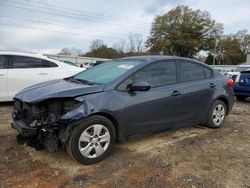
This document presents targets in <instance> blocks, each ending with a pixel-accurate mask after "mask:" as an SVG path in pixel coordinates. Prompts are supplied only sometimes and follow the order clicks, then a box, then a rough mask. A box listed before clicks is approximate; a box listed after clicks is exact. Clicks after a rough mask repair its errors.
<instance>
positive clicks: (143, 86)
mask: <svg viewBox="0 0 250 188" xmlns="http://www.w3.org/2000/svg"><path fill="white" fill-rule="evenodd" d="M150 88H151V85H150V84H149V83H148V82H145V81H140V82H135V83H133V84H129V85H128V86H127V91H131V92H133V91H148V90H150Z"/></svg>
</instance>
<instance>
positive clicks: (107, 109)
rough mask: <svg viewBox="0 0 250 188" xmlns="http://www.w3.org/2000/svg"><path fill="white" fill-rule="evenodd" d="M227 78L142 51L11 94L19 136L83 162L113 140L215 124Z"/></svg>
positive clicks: (228, 103) (227, 105)
mask: <svg viewBox="0 0 250 188" xmlns="http://www.w3.org/2000/svg"><path fill="white" fill-rule="evenodd" d="M232 86H233V82H232V80H227V79H226V78H225V77H224V76H223V75H222V74H220V73H219V72H218V71H216V70H214V69H212V68H210V67H209V66H207V65H205V64H203V63H199V62H197V61H194V60H192V59H186V58H179V57H171V56H141V57H129V58H122V59H117V60H112V61H110V62H106V63H104V64H101V65H98V66H96V67H93V68H91V69H88V70H87V71H84V72H81V73H79V74H77V75H75V76H72V77H68V78H65V79H58V80H53V81H48V82H44V83H41V84H37V85H34V86H31V87H28V88H26V89H24V90H22V91H21V92H19V93H18V94H17V95H16V96H15V103H14V111H13V114H12V116H13V123H12V127H13V128H14V129H16V130H17V131H18V132H19V135H18V136H17V141H18V143H20V144H24V143H26V144H27V145H28V146H31V147H35V148H36V149H47V150H48V151H57V149H58V147H59V146H63V147H65V148H66V149H67V151H68V153H69V154H70V155H71V156H72V157H73V158H75V159H76V160H78V161H79V162H81V163H83V164H93V163H97V162H99V161H101V160H102V159H104V158H105V157H106V156H107V155H108V154H109V153H110V151H111V149H112V147H113V145H114V143H115V142H118V141H126V140H128V139H129V138H132V137H137V136H139V135H145V134H151V133H154V132H159V131H164V130H167V129H173V128H179V127H182V126H185V125H190V124H202V125H207V126H209V127H212V128H218V127H221V126H222V124H223V122H224V120H225V118H226V116H227V115H228V113H229V112H230V110H231V109H232V106H233V89H232Z"/></svg>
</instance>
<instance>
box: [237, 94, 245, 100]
mask: <svg viewBox="0 0 250 188" xmlns="http://www.w3.org/2000/svg"><path fill="white" fill-rule="evenodd" d="M246 98H247V97H246V96H242V95H236V99H237V100H238V101H245V100H246Z"/></svg>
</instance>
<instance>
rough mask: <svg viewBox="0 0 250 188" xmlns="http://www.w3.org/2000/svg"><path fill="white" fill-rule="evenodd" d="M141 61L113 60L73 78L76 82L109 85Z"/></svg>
mask: <svg viewBox="0 0 250 188" xmlns="http://www.w3.org/2000/svg"><path fill="white" fill-rule="evenodd" d="M142 62H143V61H142V60H132V59H131V60H128V59H124V60H114V61H110V62H107V63H103V64H101V65H98V66H96V67H93V68H91V69H88V70H86V71H83V72H81V73H79V74H77V75H75V76H74V77H73V79H76V80H85V81H89V82H92V83H97V84H106V83H110V82H112V81H113V80H115V79H116V78H118V77H120V76H121V75H123V74H124V73H125V72H127V71H128V70H129V69H131V68H134V67H136V66H137V65H139V64H141V63H142Z"/></svg>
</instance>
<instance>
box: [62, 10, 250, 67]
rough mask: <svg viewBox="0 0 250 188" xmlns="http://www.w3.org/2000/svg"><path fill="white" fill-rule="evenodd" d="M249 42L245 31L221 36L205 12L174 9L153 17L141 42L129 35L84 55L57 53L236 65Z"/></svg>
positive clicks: (98, 45) (69, 52) (138, 36)
mask: <svg viewBox="0 0 250 188" xmlns="http://www.w3.org/2000/svg"><path fill="white" fill-rule="evenodd" d="M249 42H250V35H249V34H248V32H247V30H241V31H238V32H237V33H234V34H228V35H225V34H224V28H223V24H222V23H217V22H216V21H215V20H214V19H212V17H211V15H210V14H209V13H208V12H206V11H201V10H199V9H198V10H193V9H192V8H190V7H188V6H177V7H175V8H173V9H172V10H170V11H168V12H167V13H165V14H163V15H160V16H156V17H155V19H154V21H153V23H152V26H151V30H150V35H149V36H148V38H147V39H146V40H145V41H144V39H143V37H142V35H141V34H138V33H130V34H129V35H128V37H127V39H126V40H125V39H124V40H120V41H117V42H116V43H114V44H113V45H112V46H108V45H107V44H106V43H105V42H104V41H103V40H101V39H96V40H93V41H92V42H91V44H90V47H89V50H88V51H87V52H86V53H83V52H82V51H81V50H79V49H76V48H71V49H70V48H67V47H66V48H63V49H62V50H61V52H60V53H59V54H61V55H79V56H88V57H100V58H111V59H113V58H120V57H125V56H134V55H156V54H162V55H174V56H181V57H189V58H195V59H198V60H200V61H203V62H205V63H207V64H213V63H215V64H239V63H242V62H244V61H245V60H246V52H247V47H248V43H249Z"/></svg>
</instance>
